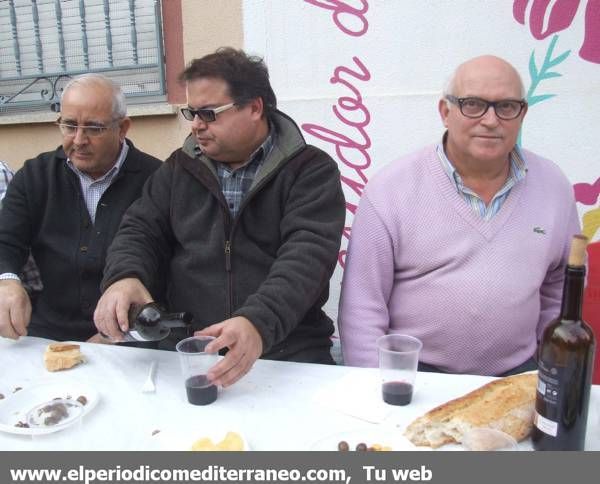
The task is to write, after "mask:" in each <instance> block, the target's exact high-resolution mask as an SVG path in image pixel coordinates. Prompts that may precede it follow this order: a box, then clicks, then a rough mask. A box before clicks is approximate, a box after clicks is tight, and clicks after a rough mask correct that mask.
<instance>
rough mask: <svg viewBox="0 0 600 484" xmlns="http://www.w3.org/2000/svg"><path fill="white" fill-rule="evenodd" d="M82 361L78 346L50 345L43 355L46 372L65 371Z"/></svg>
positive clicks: (70, 344) (68, 344) (65, 344)
mask: <svg viewBox="0 0 600 484" xmlns="http://www.w3.org/2000/svg"><path fill="white" fill-rule="evenodd" d="M83 361H85V360H84V358H83V355H82V354H81V351H80V350H79V345H76V344H72V343H50V344H49V345H48V347H47V348H46V352H45V353H44V365H45V366H46V369H47V370H48V371H59V370H66V369H67V368H72V367H74V366H75V365H78V364H79V363H82V362H83Z"/></svg>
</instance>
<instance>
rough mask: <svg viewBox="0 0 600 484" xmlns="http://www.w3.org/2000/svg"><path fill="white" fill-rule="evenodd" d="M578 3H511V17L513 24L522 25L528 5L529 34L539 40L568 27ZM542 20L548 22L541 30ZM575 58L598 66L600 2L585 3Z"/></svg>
mask: <svg viewBox="0 0 600 484" xmlns="http://www.w3.org/2000/svg"><path fill="white" fill-rule="evenodd" d="M580 3H581V1H580V0H555V1H554V2H552V1H551V0H514V3H513V16H514V18H515V20H516V21H517V22H519V23H520V24H523V25H525V21H526V19H525V15H526V13H527V7H528V5H529V6H530V9H529V30H530V31H531V34H532V35H533V37H534V38H535V39H537V40H542V39H545V38H546V37H548V36H550V35H552V34H555V33H557V32H561V31H562V30H565V29H566V28H568V27H570V26H571V23H572V22H573V19H574V18H575V15H576V13H577V10H578V9H579V6H580ZM548 9H550V12H549V15H548ZM546 17H548V21H547V24H546V26H545V27H544V19H545V18H546ZM579 56H580V57H581V58H582V59H584V60H586V61H589V62H593V63H595V64H600V0H588V2H587V5H586V9H585V34H584V39H583V44H582V46H581V49H580V50H579Z"/></svg>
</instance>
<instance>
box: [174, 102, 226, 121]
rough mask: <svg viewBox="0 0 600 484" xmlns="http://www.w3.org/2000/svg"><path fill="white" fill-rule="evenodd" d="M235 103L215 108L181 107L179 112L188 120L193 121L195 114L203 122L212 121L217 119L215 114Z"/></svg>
mask: <svg viewBox="0 0 600 484" xmlns="http://www.w3.org/2000/svg"><path fill="white" fill-rule="evenodd" d="M235 105H236V103H229V104H225V105H223V106H219V107H217V108H212V109H209V108H204V109H192V108H181V114H183V117H184V118H185V119H187V120H188V121H193V120H194V118H195V117H196V116H198V118H200V120H201V121H204V122H205V123H212V122H213V121H215V120H216V119H217V114H219V113H222V112H223V111H227V110H228V109H231V108H232V107H233V106H235Z"/></svg>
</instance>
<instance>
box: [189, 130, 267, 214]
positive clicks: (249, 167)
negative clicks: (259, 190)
mask: <svg viewBox="0 0 600 484" xmlns="http://www.w3.org/2000/svg"><path fill="white" fill-rule="evenodd" d="M274 138H275V131H274V130H273V128H272V127H271V128H270V130H269V135H268V136H267V138H266V139H265V141H263V143H262V144H261V145H260V146H259V147H258V148H257V149H256V150H254V152H253V153H252V154H251V155H250V157H249V158H248V161H246V163H244V164H243V165H242V166H240V167H239V168H237V169H235V170H232V169H231V168H230V166H229V165H228V164H227V163H221V162H219V161H215V160H211V161H212V162H213V163H214V165H215V168H216V170H217V176H218V177H219V184H220V185H221V192H222V193H223V196H224V197H225V201H226V202H227V206H228V207H229V212H230V213H231V216H232V217H233V218H235V216H236V215H237V213H238V212H239V210H240V206H241V204H242V200H243V199H244V196H245V195H246V193H248V190H249V189H250V187H251V186H252V182H253V181H254V178H255V177H256V174H257V173H258V172H259V170H260V168H261V166H262V164H263V162H264V161H265V159H266V158H267V156H268V155H269V153H270V152H271V148H273V142H274ZM201 153H202V151H201V150H200V148H199V147H198V146H196V154H197V155H200V154H201Z"/></svg>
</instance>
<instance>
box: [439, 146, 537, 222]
mask: <svg viewBox="0 0 600 484" xmlns="http://www.w3.org/2000/svg"><path fill="white" fill-rule="evenodd" d="M436 151H437V154H438V157H439V159H440V162H441V163H442V167H443V168H444V171H445V172H446V175H448V178H450V181H451V182H452V184H453V185H454V186H455V187H456V190H457V192H458V193H459V194H460V195H461V196H462V197H463V198H464V199H465V201H466V202H467V203H468V204H469V206H470V207H471V209H472V210H473V211H474V212H475V213H476V214H477V215H479V216H480V217H481V218H482V219H484V220H490V219H491V218H492V217H493V216H494V215H496V214H497V213H498V212H499V211H500V208H502V204H503V203H504V202H505V201H506V199H507V198H508V195H509V193H510V190H511V189H512V187H514V186H515V185H516V184H517V183H519V182H520V181H521V180H523V179H524V178H525V175H526V174H527V166H526V164H525V159H524V158H523V154H522V153H521V150H519V148H518V147H517V146H515V148H514V149H513V150H512V151H511V153H510V170H509V173H508V177H507V178H506V181H505V182H504V185H502V188H500V190H498V192H497V193H496V194H495V195H494V197H493V198H492V201H491V202H490V203H489V205H486V204H485V202H484V201H483V200H482V199H481V198H479V195H477V194H476V193H475V192H474V191H473V190H471V189H470V188H468V187H466V186H465V185H464V184H463V181H462V178H461V176H460V175H459V174H458V172H457V171H456V168H454V165H453V164H452V162H451V161H450V160H449V159H448V157H447V156H446V153H445V152H444V143H443V142H442V143H440V144H438V145H437V146H436Z"/></svg>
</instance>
